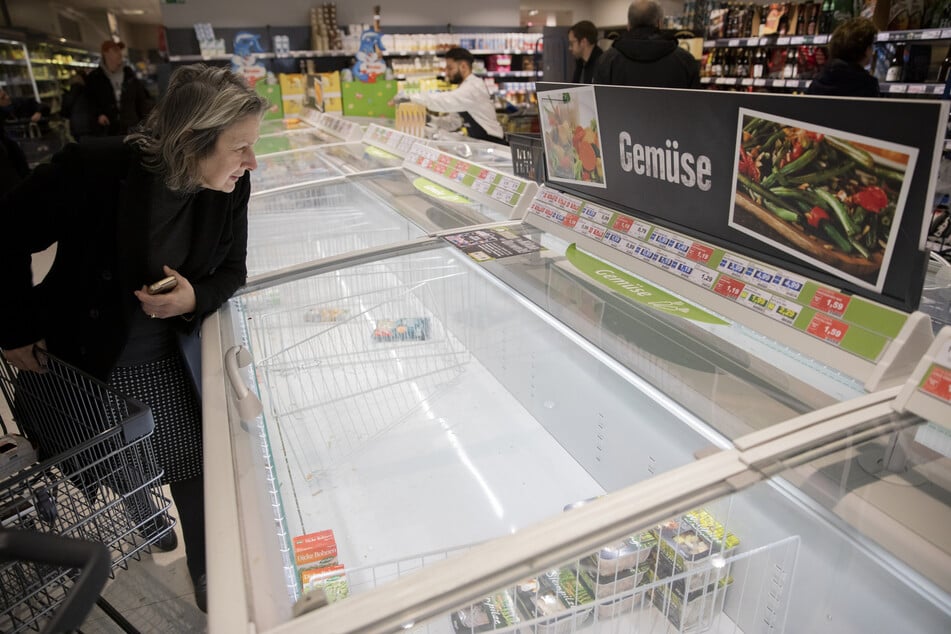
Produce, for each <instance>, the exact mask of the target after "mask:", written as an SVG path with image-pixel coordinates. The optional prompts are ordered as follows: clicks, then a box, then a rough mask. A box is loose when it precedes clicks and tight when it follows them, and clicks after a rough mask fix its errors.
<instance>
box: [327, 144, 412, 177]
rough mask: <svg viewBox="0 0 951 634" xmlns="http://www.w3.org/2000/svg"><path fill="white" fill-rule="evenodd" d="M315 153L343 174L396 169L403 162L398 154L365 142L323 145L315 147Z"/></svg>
mask: <svg viewBox="0 0 951 634" xmlns="http://www.w3.org/2000/svg"><path fill="white" fill-rule="evenodd" d="M317 153H318V154H319V155H320V156H321V157H322V158H323V159H324V160H325V161H327V162H328V163H330V164H331V165H333V166H334V167H336V168H337V169H339V170H340V171H341V172H343V173H345V174H354V173H358V172H368V171H371V170H382V169H396V168H398V167H400V166H401V165H402V164H403V159H402V158H400V157H399V156H396V155H395V154H390V153H389V152H387V151H386V150H381V149H380V148H378V147H375V146H372V145H368V144H366V143H335V144H333V145H324V146H322V147H320V148H318V149H317Z"/></svg>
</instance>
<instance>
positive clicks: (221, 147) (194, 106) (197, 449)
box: [0, 64, 267, 610]
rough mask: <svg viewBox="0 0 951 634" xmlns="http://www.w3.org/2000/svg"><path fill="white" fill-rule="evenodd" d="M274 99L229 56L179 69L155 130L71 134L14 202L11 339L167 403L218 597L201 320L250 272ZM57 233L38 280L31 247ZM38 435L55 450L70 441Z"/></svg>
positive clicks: (4, 325)
mask: <svg viewBox="0 0 951 634" xmlns="http://www.w3.org/2000/svg"><path fill="white" fill-rule="evenodd" d="M266 109H267V102H266V101H264V100H263V99H262V98H261V97H259V96H258V95H257V94H256V93H255V92H254V91H253V90H251V89H250V88H249V87H248V86H247V84H245V83H244V81H243V80H242V79H241V78H240V77H238V76H236V75H234V74H233V73H231V72H230V71H229V70H227V69H223V68H208V67H205V66H203V65H200V64H199V65H193V66H185V67H182V68H179V69H177V70H176V71H175V72H174V73H173V74H172V77H171V79H170V82H169V86H168V90H167V91H166V93H165V95H164V96H163V97H162V99H161V100H160V101H159V103H158V105H157V106H156V107H155V108H154V109H153V110H152V112H151V113H150V114H149V116H148V118H147V119H146V121H145V122H144V125H143V127H142V128H141V129H140V130H139V131H137V132H135V133H133V134H130V135H129V136H127V137H125V138H124V139H123V138H121V137H113V138H103V139H90V140H89V141H88V142H85V143H83V144H82V145H78V144H72V145H69V146H67V147H66V148H65V149H64V150H63V151H62V152H60V153H59V154H58V155H56V156H55V157H54V158H53V160H52V161H51V162H50V163H49V164H48V165H42V166H40V167H38V168H37V169H36V171H35V172H34V173H33V174H32V175H31V176H30V177H29V178H28V179H27V180H25V181H24V182H23V183H22V184H20V185H19V186H18V187H17V188H16V189H14V190H13V191H11V192H10V193H9V194H7V195H6V196H5V197H4V198H3V199H2V200H0V281H2V283H3V285H4V289H5V293H6V297H5V302H4V303H5V306H6V307H7V309H6V310H4V311H0V348H2V349H3V353H4V356H5V357H6V358H7V360H8V361H9V362H10V363H11V364H13V365H14V366H16V367H17V368H19V369H21V370H24V371H30V372H42V371H43V362H44V358H45V356H44V355H45V352H46V351H47V350H48V351H49V353H50V354H52V355H54V356H56V357H58V358H60V359H62V360H64V361H66V362H68V363H70V364H72V365H75V366H77V367H79V368H80V369H82V370H84V371H86V372H88V373H89V374H91V375H93V376H94V377H96V378H99V379H101V380H105V381H108V382H109V383H110V384H112V385H113V386H115V387H116V388H117V389H118V390H119V391H120V392H122V393H124V394H126V395H128V396H131V397H133V398H136V399H138V400H140V401H142V402H144V403H145V404H147V405H149V406H150V407H151V409H152V414H153V417H154V419H155V433H154V435H153V445H154V447H155V452H156V458H157V460H158V463H159V466H161V467H162V468H164V472H165V473H164V480H163V482H164V483H167V484H169V486H170V489H171V493H172V498H173V499H174V501H175V504H176V507H177V509H178V513H179V519H180V522H181V528H182V534H183V537H184V541H185V548H186V557H187V562H188V571H189V573H190V575H191V578H192V581H193V582H194V584H195V599H196V603H197V604H198V606H199V607H200V608H201V609H202V610H204V609H205V601H206V598H205V597H206V594H205V535H204V487H203V480H202V446H201V444H202V431H201V407H200V403H199V394H200V383H199V381H200V346H199V340H198V333H199V326H200V324H201V322H202V320H203V319H204V318H205V316H207V315H209V314H211V313H212V312H214V311H215V310H217V308H218V307H219V306H220V305H221V304H222V303H223V302H224V301H226V300H227V299H228V298H229V297H230V296H231V295H232V294H233V293H234V291H235V290H237V289H238V288H239V287H240V286H241V285H242V284H243V283H244V281H245V278H246V275H247V269H246V266H245V255H246V245H247V205H248V198H249V195H250V191H251V187H250V171H251V170H253V169H254V168H255V167H257V163H256V161H255V157H254V151H253V149H252V148H253V146H254V143H255V141H257V138H258V131H259V128H260V123H261V118H262V117H263V115H264V112H265V111H266ZM54 243H56V244H57V251H56V257H55V260H54V262H53V265H52V268H51V269H50V272H49V274H48V275H47V276H46V278H45V279H44V280H43V282H41V283H40V284H39V285H37V286H35V287H34V286H33V285H32V283H31V254H32V253H36V252H39V251H42V250H44V249H46V248H47V247H49V246H50V245H52V244H54ZM160 281H161V282H162V283H161V284H156V283H158V282H160ZM150 286H153V287H155V288H151V289H150ZM150 291H151V292H150ZM37 440H38V441H39V442H40V445H41V452H42V453H45V454H46V455H55V454H57V453H60V452H61V451H64V450H66V449H68V448H67V447H56V446H50V443H52V442H53V441H49V442H48V443H47V446H44V439H43V438H39V439H37ZM141 530H143V532H146V533H147V532H148V531H150V530H151V531H152V533H153V534H158V533H159V532H161V531H165V532H166V535H165V536H164V537H163V538H162V539H161V540H159V541H158V542H156V544H155V545H156V546H157V547H159V548H160V549H163V550H171V549H174V548H175V547H176V546H177V538H176V537H175V533H174V532H172V531H169V530H168V526H167V524H161V523H160V524H159V525H157V526H155V525H153V526H144V527H143V528H142V529H141Z"/></svg>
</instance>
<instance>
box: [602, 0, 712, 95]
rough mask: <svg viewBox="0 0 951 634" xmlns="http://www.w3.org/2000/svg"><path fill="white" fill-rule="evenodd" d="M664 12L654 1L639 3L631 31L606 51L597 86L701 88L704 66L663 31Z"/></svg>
mask: <svg viewBox="0 0 951 634" xmlns="http://www.w3.org/2000/svg"><path fill="white" fill-rule="evenodd" d="M663 22H664V11H663V9H661V8H660V5H659V4H658V3H657V2H654V0H635V1H634V2H632V3H631V6H630V7H628V10H627V31H625V32H623V33H621V37H619V38H618V39H617V40H615V42H614V46H613V47H611V49H610V50H608V51H607V52H605V54H604V55H603V56H602V57H601V61H600V62H599V63H598V67H597V68H596V69H595V71H594V83H596V84H613V85H615V86H653V87H657V88H700V64H699V63H698V62H697V60H695V59H694V58H693V56H692V55H691V54H690V53H688V52H687V51H685V50H683V49H682V48H680V47H679V46H678V45H677V41H676V40H674V39H671V38H669V37H666V36H665V35H664V34H663V33H662V32H661V30H660V27H661V25H662V24H663Z"/></svg>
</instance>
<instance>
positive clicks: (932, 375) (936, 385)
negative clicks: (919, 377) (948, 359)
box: [919, 365, 951, 403]
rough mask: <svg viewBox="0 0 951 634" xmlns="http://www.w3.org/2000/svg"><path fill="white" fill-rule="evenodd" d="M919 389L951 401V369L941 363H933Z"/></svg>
mask: <svg viewBox="0 0 951 634" xmlns="http://www.w3.org/2000/svg"><path fill="white" fill-rule="evenodd" d="M919 389H920V390H921V391H922V392H926V393H927V394H930V395H931V396H935V397H937V398H939V399H941V400H942V401H946V402H949V403H951V370H948V369H947V368H943V367H941V366H940V365H932V366H931V369H930V370H929V371H928V373H927V374H926V375H925V380H924V382H922V384H921V387H920V388H919Z"/></svg>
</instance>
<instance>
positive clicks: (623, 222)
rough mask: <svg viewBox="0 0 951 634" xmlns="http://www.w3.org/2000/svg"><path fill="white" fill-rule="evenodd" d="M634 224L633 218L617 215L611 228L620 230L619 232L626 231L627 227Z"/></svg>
mask: <svg viewBox="0 0 951 634" xmlns="http://www.w3.org/2000/svg"><path fill="white" fill-rule="evenodd" d="M633 226H634V220H633V219H631V218H628V217H627V216H621V215H619V216H618V217H617V218H615V219H614V226H612V227H611V228H612V229H614V230H615V231H620V232H621V233H627V231H628V229H630V228H631V227H633Z"/></svg>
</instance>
